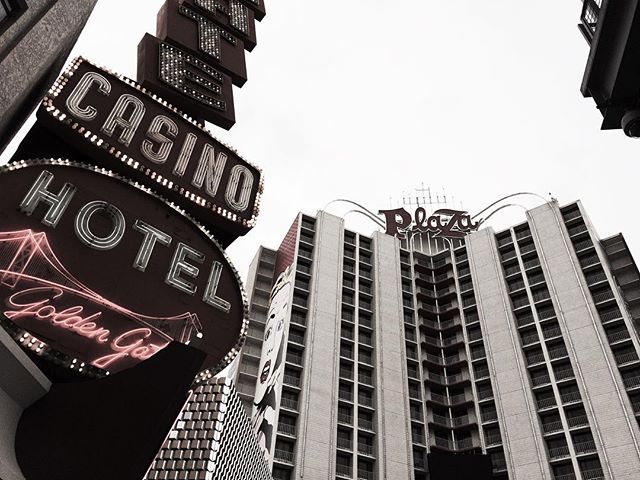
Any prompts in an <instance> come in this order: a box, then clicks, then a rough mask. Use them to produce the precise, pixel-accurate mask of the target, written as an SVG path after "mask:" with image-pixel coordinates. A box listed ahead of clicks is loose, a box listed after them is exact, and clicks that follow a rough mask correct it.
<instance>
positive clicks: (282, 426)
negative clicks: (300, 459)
mask: <svg viewBox="0 0 640 480" xmlns="http://www.w3.org/2000/svg"><path fill="white" fill-rule="evenodd" d="M278 433H284V434H285V435H289V436H290V437H294V436H295V435H296V426H295V425H290V424H288V423H278Z"/></svg>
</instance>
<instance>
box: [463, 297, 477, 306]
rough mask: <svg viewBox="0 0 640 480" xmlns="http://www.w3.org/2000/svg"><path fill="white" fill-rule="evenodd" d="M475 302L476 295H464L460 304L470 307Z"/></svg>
mask: <svg viewBox="0 0 640 480" xmlns="http://www.w3.org/2000/svg"><path fill="white" fill-rule="evenodd" d="M475 304H476V297H465V298H463V299H462V306H463V307H464V308H467V307H472V306H473V305H475Z"/></svg>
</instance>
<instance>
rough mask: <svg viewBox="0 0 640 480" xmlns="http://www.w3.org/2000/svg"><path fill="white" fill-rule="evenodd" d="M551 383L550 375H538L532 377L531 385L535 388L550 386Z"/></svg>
mask: <svg viewBox="0 0 640 480" xmlns="http://www.w3.org/2000/svg"><path fill="white" fill-rule="evenodd" d="M549 383H551V377H549V375H548V374H546V373H545V374H544V375H536V376H535V377H533V376H532V377H531V384H532V385H533V386H534V387H539V386H540V385H548V384H549Z"/></svg>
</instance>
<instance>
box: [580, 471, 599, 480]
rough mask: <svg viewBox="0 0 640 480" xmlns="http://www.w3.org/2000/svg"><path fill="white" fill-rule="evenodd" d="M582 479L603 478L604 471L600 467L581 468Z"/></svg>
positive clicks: (596, 479) (593, 479)
mask: <svg viewBox="0 0 640 480" xmlns="http://www.w3.org/2000/svg"><path fill="white" fill-rule="evenodd" d="M580 475H582V480H604V479H605V476H604V472H603V471H602V469H601V468H594V469H591V470H581V471H580Z"/></svg>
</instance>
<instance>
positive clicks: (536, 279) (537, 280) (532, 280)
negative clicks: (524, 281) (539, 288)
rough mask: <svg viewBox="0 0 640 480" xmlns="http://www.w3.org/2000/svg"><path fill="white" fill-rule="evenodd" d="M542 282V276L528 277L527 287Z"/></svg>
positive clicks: (543, 279) (539, 274)
mask: <svg viewBox="0 0 640 480" xmlns="http://www.w3.org/2000/svg"><path fill="white" fill-rule="evenodd" d="M544 281H545V278H544V275H543V274H541V273H538V274H535V275H530V276H529V285H531V286H534V285H539V284H541V283H544Z"/></svg>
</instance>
